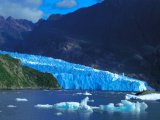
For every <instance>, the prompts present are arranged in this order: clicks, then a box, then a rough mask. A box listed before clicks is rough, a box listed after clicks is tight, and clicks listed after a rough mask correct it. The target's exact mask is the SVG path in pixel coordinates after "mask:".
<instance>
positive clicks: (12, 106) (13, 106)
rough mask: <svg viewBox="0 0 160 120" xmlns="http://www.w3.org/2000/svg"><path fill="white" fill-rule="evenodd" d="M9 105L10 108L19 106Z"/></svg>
mask: <svg viewBox="0 0 160 120" xmlns="http://www.w3.org/2000/svg"><path fill="white" fill-rule="evenodd" d="M7 107H8V108H16V107H17V106H15V105H8V106H7Z"/></svg>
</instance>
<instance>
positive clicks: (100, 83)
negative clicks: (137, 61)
mask: <svg viewBox="0 0 160 120" xmlns="http://www.w3.org/2000/svg"><path fill="white" fill-rule="evenodd" d="M0 54H9V55H10V56H12V57H14V58H17V59H20V60H21V62H22V64H23V65H25V66H29V67H31V68H34V69H36V70H39V71H41V72H48V73H52V74H53V75H54V76H55V77H56V78H57V80H58V82H59V84H60V85H61V87H62V88H63V89H82V90H112V91H143V90H147V89H148V85H147V83H146V82H144V81H140V80H137V79H133V78H129V77H126V76H124V75H118V74H115V73H111V72H109V71H102V70H97V69H93V68H91V67H86V66H83V65H79V64H73V63H69V62H66V61H63V60H60V59H53V58H50V57H43V56H38V55H29V54H19V53H16V52H6V51H0Z"/></svg>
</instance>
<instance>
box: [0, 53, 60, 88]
mask: <svg viewBox="0 0 160 120" xmlns="http://www.w3.org/2000/svg"><path fill="white" fill-rule="evenodd" d="M25 88H32V89H34V88H52V89H53V88H54V89H56V88H59V85H58V83H57V80H56V79H55V78H54V77H53V76H52V75H51V74H49V73H43V72H39V71H37V70H34V69H32V68H29V67H26V66H22V65H21V62H20V60H18V59H14V58H12V57H11V56H9V55H2V54H0V89H25Z"/></svg>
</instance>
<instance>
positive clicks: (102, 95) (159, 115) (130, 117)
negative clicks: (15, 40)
mask: <svg viewBox="0 0 160 120" xmlns="http://www.w3.org/2000/svg"><path fill="white" fill-rule="evenodd" d="M81 92H84V91H46V90H20V91H0V111H1V112H0V120H160V109H159V108H160V102H158V101H145V103H146V104H147V105H148V108H147V110H146V112H142V113H121V112H103V111H96V110H95V111H94V112H93V113H87V114H86V113H79V112H77V111H72V112H71V111H58V110H56V109H39V108H36V107H34V106H35V105H37V104H50V105H53V104H56V103H59V102H69V101H74V102H80V101H81V100H82V99H84V98H85V97H86V96H84V95H77V94H76V93H81ZM90 93H92V95H91V96H89V98H90V99H91V100H94V102H89V103H88V104H89V105H90V106H99V105H107V104H108V103H115V104H116V103H119V102H120V101H121V100H124V98H125V95H126V93H124V92H105V91H103V92H101V91H90ZM16 98H25V99H27V100H28V101H25V102H23V101H21V102H20V101H19V102H17V101H16ZM8 105H14V107H13V106H11V107H7V106H8ZM15 106H16V107H15Z"/></svg>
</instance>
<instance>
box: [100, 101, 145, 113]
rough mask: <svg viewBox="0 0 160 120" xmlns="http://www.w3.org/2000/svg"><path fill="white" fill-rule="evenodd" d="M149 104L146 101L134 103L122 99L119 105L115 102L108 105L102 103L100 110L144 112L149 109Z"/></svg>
mask: <svg viewBox="0 0 160 120" xmlns="http://www.w3.org/2000/svg"><path fill="white" fill-rule="evenodd" d="M147 107H148V105H147V104H146V103H144V102H142V103H139V102H136V103H133V102H130V101H127V100H122V101H121V103H119V104H118V106H115V105H114V103H110V104H108V105H100V110H102V111H108V112H135V113H139V112H144V111H145V110H146V109H147Z"/></svg>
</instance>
